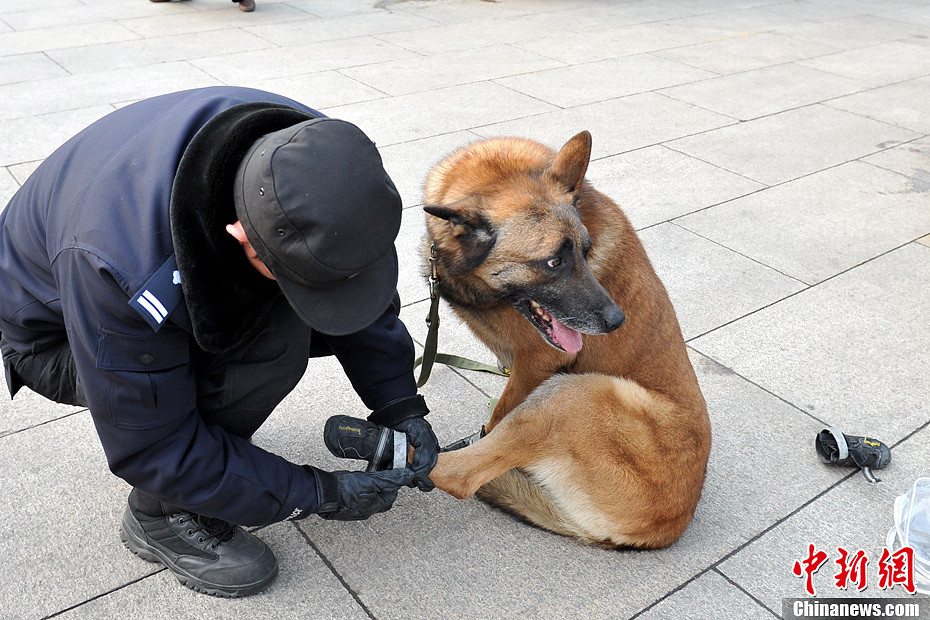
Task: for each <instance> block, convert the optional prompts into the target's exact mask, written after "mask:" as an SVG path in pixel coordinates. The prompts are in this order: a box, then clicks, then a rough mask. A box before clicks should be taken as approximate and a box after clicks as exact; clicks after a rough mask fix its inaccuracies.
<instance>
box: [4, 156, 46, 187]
mask: <svg viewBox="0 0 930 620" xmlns="http://www.w3.org/2000/svg"><path fill="white" fill-rule="evenodd" d="M41 163H42V162H41V161H31V162H27V163H24V164H13V165H12V166H9V167H7V170H9V171H10V174H12V175H13V178H14V179H16V182H17V183H19V184H20V185H22V184H23V183H25V182H26V179H28V178H29V175H30V174H32V173H33V172H35V169H36V168H38V167H39V164H41Z"/></svg>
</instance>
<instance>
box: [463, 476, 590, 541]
mask: <svg viewBox="0 0 930 620" xmlns="http://www.w3.org/2000/svg"><path fill="white" fill-rule="evenodd" d="M476 495H477V496H478V497H479V498H481V499H482V500H484V501H486V502H488V503H489V504H492V505H494V506H497V507H498V508H501V509H503V510H506V511H507V512H509V513H511V514H514V515H516V516H518V517H520V518H522V519H525V520H526V521H528V522H530V523H532V524H533V525H537V526H539V527H541V528H543V529H547V530H551V531H553V532H556V533H558V534H562V535H564V536H579V532H578V531H577V529H576V528H572V527H571V526H570V524H569V520H568V519H566V518H565V515H564V514H563V513H562V511H561V510H559V508H558V506H556V505H555V504H554V503H553V502H552V500H551V499H550V497H549V495H548V494H547V493H546V491H545V490H544V489H543V488H542V487H540V486H539V485H538V484H536V483H535V482H534V481H533V480H532V479H531V478H530V477H529V476H528V475H527V474H526V473H525V472H524V471H523V470H520V469H511V470H510V471H507V472H504V473H503V474H501V475H500V476H498V477H497V478H494V479H493V480H491V481H490V482H486V483H485V484H484V485H482V486H481V488H479V489H478V492H477V493H476Z"/></svg>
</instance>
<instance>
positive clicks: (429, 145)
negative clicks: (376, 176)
mask: <svg viewBox="0 0 930 620" xmlns="http://www.w3.org/2000/svg"><path fill="white" fill-rule="evenodd" d="M479 139H480V138H479V137H478V136H476V135H475V134H473V133H471V132H468V131H456V132H452V133H448V134H442V135H439V136H435V137H432V138H424V139H422V140H413V141H411V142H403V143H401V144H394V145H393V146H387V147H384V148H382V149H380V151H381V158H382V160H383V161H384V169H385V170H387V171H388V174H390V175H391V179H392V180H393V181H394V185H396V186H397V190H398V191H399V192H400V195H401V198H402V199H403V201H404V207H413V206H418V205H421V204H423V184H424V182H425V181H426V174H427V173H428V172H429V170H430V169H431V168H432V167H433V166H435V165H436V164H437V163H439V161H440V160H441V159H443V158H444V157H445V156H446V155H448V154H450V153H452V152H453V151H455V150H456V149H458V148H459V147H462V146H465V145H466V144H469V143H471V142H474V141H476V140H479ZM420 215H421V217H422V216H423V213H422V211H420Z"/></svg>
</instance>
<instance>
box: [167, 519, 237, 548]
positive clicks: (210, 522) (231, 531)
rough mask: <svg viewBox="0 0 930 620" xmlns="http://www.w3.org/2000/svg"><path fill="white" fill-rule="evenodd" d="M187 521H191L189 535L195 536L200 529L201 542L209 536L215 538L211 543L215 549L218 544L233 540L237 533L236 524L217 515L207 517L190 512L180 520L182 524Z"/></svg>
mask: <svg viewBox="0 0 930 620" xmlns="http://www.w3.org/2000/svg"><path fill="white" fill-rule="evenodd" d="M187 522H190V523H191V526H190V529H189V530H187V534H188V536H193V535H194V532H197V531H199V532H200V533H201V536H200V538H199V540H200V542H204V541H205V540H207V539H208V538H214V539H215V540H214V542H213V544H212V545H211V546H212V547H213V548H214V549H216V547H217V545H219V544H221V543H225V542H229V541H230V540H232V537H233V536H234V535H235V533H236V526H235V525H233V524H232V523H229V522H227V521H223V520H222V519H217V518H216V517H205V516H203V515H198V514H194V513H192V512H189V513H187V514H185V515H184V516H183V517H181V518H180V519H179V520H178V523H180V524H181V525H184V524H185V523H187Z"/></svg>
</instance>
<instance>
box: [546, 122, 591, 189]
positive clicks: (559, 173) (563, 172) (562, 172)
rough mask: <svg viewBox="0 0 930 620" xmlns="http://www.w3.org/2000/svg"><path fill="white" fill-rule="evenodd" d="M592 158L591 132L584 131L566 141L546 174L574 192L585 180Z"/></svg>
mask: <svg viewBox="0 0 930 620" xmlns="http://www.w3.org/2000/svg"><path fill="white" fill-rule="evenodd" d="M590 159H591V134H590V133H589V132H587V131H582V132H581V133H579V134H577V135H576V136H574V137H573V138H572V139H571V140H569V141H568V142H566V143H565V145H564V146H563V147H562V149H561V150H560V151H559V153H558V154H557V155H556V156H555V161H553V162H552V165H551V166H549V168H548V169H547V170H546V172H545V173H544V174H545V176H546V177H548V178H549V179H550V180H552V181H554V182H556V183H558V184H559V185H561V186H562V187H564V188H565V189H566V190H567V191H569V192H572V193H574V192H575V190H576V189H578V186H579V185H581V182H582V181H583V180H584V174H585V172H587V171H588V160H590Z"/></svg>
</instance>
